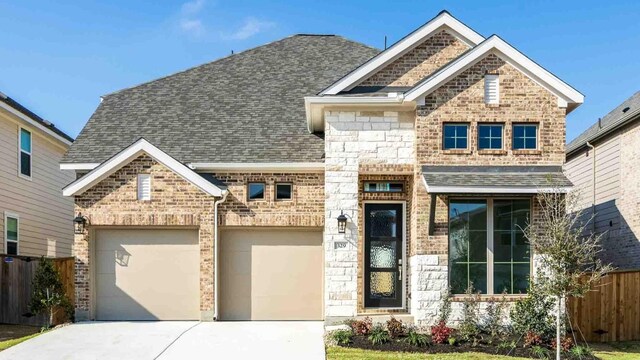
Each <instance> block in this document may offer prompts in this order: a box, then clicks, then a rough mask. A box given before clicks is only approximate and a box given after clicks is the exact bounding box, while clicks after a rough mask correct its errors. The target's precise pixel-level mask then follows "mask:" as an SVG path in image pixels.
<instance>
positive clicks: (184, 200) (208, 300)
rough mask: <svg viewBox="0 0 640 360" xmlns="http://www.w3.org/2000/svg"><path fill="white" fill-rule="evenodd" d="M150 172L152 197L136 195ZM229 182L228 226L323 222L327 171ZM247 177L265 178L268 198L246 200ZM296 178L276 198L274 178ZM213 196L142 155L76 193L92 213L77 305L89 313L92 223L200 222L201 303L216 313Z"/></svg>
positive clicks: (80, 258) (224, 218)
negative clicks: (288, 191) (288, 197)
mask: <svg viewBox="0 0 640 360" xmlns="http://www.w3.org/2000/svg"><path fill="white" fill-rule="evenodd" d="M140 173H147V174H151V184H152V186H151V187H152V193H151V200H150V201H139V200H138V199H137V175H138V174H140ZM218 176H219V178H220V179H221V180H223V181H226V182H228V183H229V191H230V194H229V195H228V197H227V202H226V203H224V205H221V206H220V209H219V210H220V213H219V221H220V222H219V223H220V224H221V225H226V226H254V225H255V226H314V227H318V226H322V225H323V223H324V222H323V214H324V189H323V186H322V185H323V181H324V179H323V174H219V175H218ZM247 181H264V182H266V183H267V187H266V189H267V197H268V200H265V201H259V202H248V201H246V189H245V184H246V182H247ZM275 181H283V182H284V181H286V182H291V183H293V186H294V200H292V201H288V202H279V201H278V202H276V201H275V200H274V199H273V191H274V187H273V183H274V182H275ZM215 200H216V199H215V198H214V197H213V196H210V195H208V194H206V193H204V192H202V191H201V190H200V189H198V188H197V187H195V186H194V185H192V184H191V183H189V182H187V181H186V180H184V179H183V178H182V177H180V176H179V175H177V174H176V173H174V172H173V171H171V170H169V169H167V168H166V167H164V166H163V165H161V164H159V163H157V162H156V161H154V160H153V159H151V158H150V157H148V156H146V155H143V156H141V157H139V158H138V159H136V160H133V161H132V162H131V163H129V164H128V165H126V166H124V167H123V168H122V169H120V170H118V171H116V172H115V173H114V174H112V175H111V176H110V177H108V178H106V179H104V180H102V181H101V182H100V183H98V184H96V185H95V186H94V187H92V188H91V189H89V190H88V191H86V192H85V193H83V194H82V195H79V196H76V199H75V209H76V212H81V213H82V214H83V215H84V216H86V217H87V218H88V219H89V222H90V226H89V231H86V232H85V234H83V235H76V236H75V244H74V253H75V256H76V310H77V313H78V314H82V316H85V317H86V316H89V310H90V306H91V291H90V282H91V279H90V271H89V269H90V262H91V259H90V252H89V242H90V241H91V240H92V239H91V236H92V234H93V231H91V229H92V227H93V226H154V227H165V226H171V227H181V226H189V227H198V229H199V237H200V259H201V260H200V309H201V311H202V312H203V313H212V311H213V300H214V287H213V285H214V284H213V282H214V280H213V279H214V274H213V268H214V263H213V242H214V202H215Z"/></svg>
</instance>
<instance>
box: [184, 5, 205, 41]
mask: <svg viewBox="0 0 640 360" xmlns="http://www.w3.org/2000/svg"><path fill="white" fill-rule="evenodd" d="M204 4H205V0H192V1H189V2H186V3H184V4H182V8H181V9H180V21H179V24H180V30H182V31H184V32H185V33H188V34H191V35H196V36H199V35H202V34H204V32H205V31H204V30H205V29H204V24H203V23H202V20H201V19H199V18H198V14H199V13H200V11H201V10H202V8H203V7H204Z"/></svg>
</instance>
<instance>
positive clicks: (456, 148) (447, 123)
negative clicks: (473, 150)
mask: <svg viewBox="0 0 640 360" xmlns="http://www.w3.org/2000/svg"><path fill="white" fill-rule="evenodd" d="M447 126H466V127H467V137H466V139H467V147H465V148H459V147H453V148H449V149H447V148H446V147H445V140H446V136H445V131H444V129H445V128H446V127H447ZM470 130H471V127H470V126H469V123H464V122H462V123H458V122H446V123H443V124H442V150H445V151H447V150H469V146H470V145H469V131H470ZM453 139H454V142H455V143H456V145H457V143H458V141H457V139H462V137H458V130H456V136H454V137H453Z"/></svg>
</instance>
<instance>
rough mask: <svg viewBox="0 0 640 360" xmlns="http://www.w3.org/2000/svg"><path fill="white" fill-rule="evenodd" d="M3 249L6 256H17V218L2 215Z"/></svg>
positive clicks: (10, 215)
mask: <svg viewBox="0 0 640 360" xmlns="http://www.w3.org/2000/svg"><path fill="white" fill-rule="evenodd" d="M4 229H5V231H4V239H5V241H4V249H5V252H6V253H7V255H18V238H19V234H18V216H17V215H13V214H8V213H5V215H4Z"/></svg>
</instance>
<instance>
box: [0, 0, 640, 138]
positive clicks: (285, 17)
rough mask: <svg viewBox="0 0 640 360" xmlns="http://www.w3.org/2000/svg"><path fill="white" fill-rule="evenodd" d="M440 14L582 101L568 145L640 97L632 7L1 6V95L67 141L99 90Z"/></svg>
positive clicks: (410, 25) (117, 0) (395, 30)
mask: <svg viewBox="0 0 640 360" xmlns="http://www.w3.org/2000/svg"><path fill="white" fill-rule="evenodd" d="M441 10H448V11H449V12H451V13H452V14H453V15H454V16H455V17H456V18H458V19H459V20H461V21H462V22H464V23H465V24H467V25H468V26H470V27H471V28H473V29H474V30H476V31H477V32H479V33H480V34H482V35H484V36H485V37H488V36H490V35H491V34H498V35H500V37H502V38H503V39H505V40H506V41H507V42H509V43H510V44H512V45H513V46H515V47H516V48H517V49H519V50H520V51H522V52H523V53H524V54H526V55H527V56H529V57H530V58H532V59H533V60H535V61H536V62H537V63H539V64H541V65H542V66H543V67H545V68H546V69H547V70H549V71H551V72H552V73H554V74H555V75H556V76H558V77H560V78H561V79H562V80H564V81H565V82H567V83H569V84H570V85H572V86H573V87H575V88H576V89H578V90H579V91H580V92H582V93H583V94H584V95H585V103H584V104H583V105H581V106H580V107H579V108H577V109H576V110H574V111H573V112H572V113H571V114H569V115H568V117H567V139H568V140H571V139H573V138H575V137H576V136H577V135H578V134H580V133H581V132H582V131H583V130H585V129H586V128H587V127H589V126H590V125H591V124H593V123H594V122H595V121H597V119H598V117H602V116H604V115H605V114H606V113H607V112H609V111H610V110H611V109H613V108H614V107H615V106H617V105H618V104H619V103H621V102H622V101H624V100H625V99H627V98H628V97H630V96H631V95H633V94H634V93H635V92H637V91H639V90H640V26H638V23H637V21H638V17H639V15H640V1H637V0H633V1H628V0H614V1H602V0H600V1H591V0H583V1H573V0H566V1H560V0H554V1H547V0H536V1H524V0H523V1H519V0H511V1H507V0H504V1H493V0H484V1H465V0H458V1H432V0H421V1H388V0H385V1H380V0H367V1H351V0H349V1H347V0H341V1H333V0H330V1H300V0H298V1H278V0H269V1H242V0H233V1H230V0H225V1H222V0H218V1H216V0H191V1H168V0H162V1H157V0H156V1H151V0H128V1H127V0H109V1H106V0H105V1H93V0H83V1H79V0H78V1H66V0H56V1H50V0H46V1H36V0H20V1H9V0H0V34H2V35H3V36H2V41H0V91H1V92H3V93H5V94H6V95H8V96H10V97H12V98H14V99H15V100H17V101H18V102H20V103H21V104H23V105H24V106H26V107H27V108H29V109H30V110H32V111H34V112H35V113H37V114H38V115H40V116H42V117H43V118H45V119H47V120H49V121H51V122H53V123H54V124H55V125H56V126H57V127H58V128H60V129H62V130H63V131H65V132H67V133H68V134H69V135H71V136H74V137H75V136H77V135H78V133H79V132H80V130H81V129H82V127H83V126H84V125H85V123H86V122H87V120H88V119H89V117H90V116H91V114H92V113H93V111H94V110H95V109H96V107H97V106H98V104H99V102H100V96H101V95H105V94H108V93H111V92H114V91H117V90H119V89H123V88H126V87H131V86H133V85H137V84H140V83H143V82H146V81H149V80H153V79H156V78H158V77H162V76H165V75H169V74H172V73H175V72H177V71H180V70H184V69H187V68H190V67H193V66H196V65H200V64H203V63H206V62H210V61H213V60H215V59H218V58H220V57H223V56H227V55H229V54H230V53H231V51H232V50H233V51H235V52H238V51H242V50H246V49H249V48H252V47H255V46H258V45H262V44H265V43H269V42H272V41H275V40H278V39H281V38H283V37H286V36H289V35H292V34H298V33H313V34H337V35H341V36H343V37H346V38H348V39H351V40H354V41H359V42H362V43H365V44H367V45H370V46H374V47H377V48H382V47H383V46H384V37H385V36H387V38H388V43H389V44H392V43H394V42H395V41H397V40H399V39H400V38H402V37H403V36H405V35H406V34H408V33H409V32H411V31H413V30H415V29H416V28H418V27H419V26H421V25H422V24H424V23H425V22H427V21H428V20H429V19H431V18H432V17H434V16H436V15H437V14H438V13H439V12H440V11H441ZM212 136H214V135H213V134H212Z"/></svg>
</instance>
